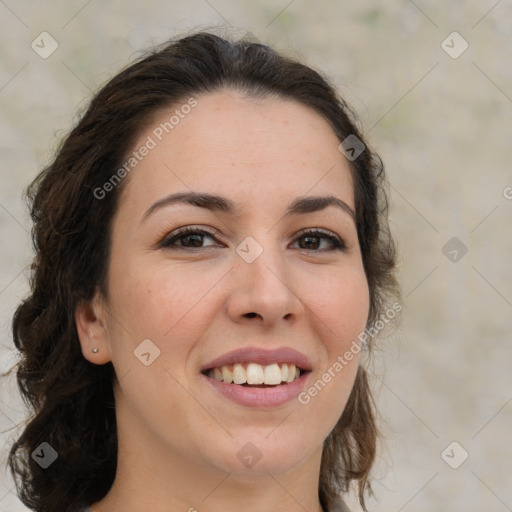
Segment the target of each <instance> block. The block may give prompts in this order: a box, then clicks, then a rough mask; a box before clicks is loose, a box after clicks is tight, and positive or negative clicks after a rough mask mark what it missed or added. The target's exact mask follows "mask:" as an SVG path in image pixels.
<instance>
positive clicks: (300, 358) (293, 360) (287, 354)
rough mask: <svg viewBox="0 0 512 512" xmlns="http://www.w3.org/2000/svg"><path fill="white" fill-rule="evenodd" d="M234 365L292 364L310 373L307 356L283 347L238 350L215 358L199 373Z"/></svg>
mask: <svg viewBox="0 0 512 512" xmlns="http://www.w3.org/2000/svg"><path fill="white" fill-rule="evenodd" d="M235 363H257V364H261V365H269V364H272V363H278V364H282V363H287V364H294V365H295V366H298V367H299V368H301V369H302V370H306V371H310V370H311V362H310V360H309V359H308V357H307V356H305V355H304V354H301V353H300V352H297V350H294V349H293V348H289V347H283V348H277V349H274V350H268V349H262V348H258V347H247V348H238V349H236V350H233V351H231V352H228V353H226V354H223V355H222V356H220V357H217V358H215V359H213V360H212V361H210V362H209V363H206V364H205V365H203V367H202V368H201V372H204V371H205V370H210V369H212V368H220V367H221V366H226V365H230V364H235Z"/></svg>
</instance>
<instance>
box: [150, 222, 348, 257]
mask: <svg viewBox="0 0 512 512" xmlns="http://www.w3.org/2000/svg"><path fill="white" fill-rule="evenodd" d="M217 236H218V235H217ZM205 237H207V238H211V239H212V240H216V241H217V238H216V236H215V234H214V233H210V232H209V231H206V230H204V229H199V228H197V227H194V226H187V227H184V228H180V229H177V230H176V231H173V232H172V233H170V234H169V235H167V236H166V237H165V238H164V239H163V240H162V241H161V242H160V243H159V244H158V247H159V248H162V249H166V250H178V251H180V250H183V251H186V250H190V251H194V250H198V249H203V248H206V247H210V246H211V245H215V244H211V245H210V246H204V245H203V242H204V238H205ZM322 239H323V240H328V241H329V242H330V244H331V247H330V248H327V249H325V248H324V249H322V250H317V249H318V248H319V246H320V245H321V241H322ZM302 240H304V241H305V244H306V245H305V246H302V247H299V249H303V250H308V251H313V252H329V251H333V250H340V251H343V250H345V249H346V248H347V247H346V245H345V243H344V242H343V240H342V239H341V238H339V237H338V236H337V235H335V234H334V233H331V232H329V231H324V230H322V229H313V230H309V231H305V232H304V233H302V234H301V235H300V236H299V237H298V238H297V239H296V241H295V243H297V242H300V241H302Z"/></svg>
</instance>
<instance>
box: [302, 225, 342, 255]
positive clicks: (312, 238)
mask: <svg viewBox="0 0 512 512" xmlns="http://www.w3.org/2000/svg"><path fill="white" fill-rule="evenodd" d="M322 239H324V240H329V242H330V243H331V248H330V249H329V248H328V249H324V250H320V251H317V250H315V249H317V248H318V246H319V245H321V242H316V240H322ZM300 240H304V241H305V242H306V245H307V246H306V247H301V249H305V250H313V252H326V251H327V252H328V251H334V250H340V251H344V250H345V249H346V248H347V246H346V245H345V242H343V240H342V239H341V238H340V237H338V236H337V235H335V234H334V233H331V232H329V231H324V230H322V229H313V230H310V231H306V232H304V233H302V234H301V235H300V236H299V237H298V238H297V242H299V241H300Z"/></svg>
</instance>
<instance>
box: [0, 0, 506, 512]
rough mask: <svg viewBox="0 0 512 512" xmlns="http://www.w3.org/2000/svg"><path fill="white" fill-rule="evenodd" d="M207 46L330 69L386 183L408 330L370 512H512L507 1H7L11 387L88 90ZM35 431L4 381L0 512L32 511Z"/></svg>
mask: <svg viewBox="0 0 512 512" xmlns="http://www.w3.org/2000/svg"><path fill="white" fill-rule="evenodd" d="M196 28H204V29H216V30H217V32H219V29H220V33H222V30H223V29H225V30H228V31H229V33H231V34H234V33H235V34H239V36H240V37H243V36H246V37H255V38H257V39H259V40H261V41H263V42H265V43H267V44H270V45H271V46H274V47H275V48H276V49H278V50H281V51H283V52H285V53H286V54H289V55H291V56H295V57H298V58H300V59H301V60H302V61H304V62H306V63H308V64H309V65H311V66H312V67H314V68H316V69H319V70H321V71H323V72H324V73H325V74H326V75H327V76H328V77H330V78H331V80H332V81H333V82H334V83H335V85H336V86H337V87H338V88H339V90H340V92H341V94H342V95H343V96H344V97H345V99H346V100H347V101H348V102H349V104H351V105H352V106H353V107H354V108H355V110H356V111H357V112H358V114H359V115H360V118H361V122H362V125H363V131H364V133H366V134H367V136H368V137H369V140H370V142H371V143H372V144H373V146H374V148H375V149H376V150H377V151H378V152H379V153H380V155H381V157H382V159H383V161H384V163H385V165H386V169H387V173H388V177H389V180H390V184H391V188H390V196H391V214H390V215H391V227H392V229H393V231H394V234H395V236H396V238H397V241H398V248H399V252H400V281H401V284H402V288H403V298H404V312H403V321H402V326H401V328H400V329H399V330H398V331H397V332H396V333H395V334H392V335H391V336H389V337H387V338H385V339H382V340H381V341H380V345H379V346H380V349H379V351H378V352H377V354H376V358H375V377H374V383H375V388H376V393H377V403H378V406H379V408H380V411H381V415H382V429H383V432H384V435H385V440H384V443H383V444H382V447H381V451H380V452H379V461H378V464H377V467H376V469H375V473H374V485H373V487H374V491H375V498H371V499H370V500H369V502H368V506H369V509H370V511H372V512H373V511H374V512H401V511H406V512H407V511H416V512H423V511H424V512H427V511H429V512H431V511H432V510H435V511H438V510H445V509H446V508H447V507H448V506H449V507H450V509H452V510H465V511H467V512H470V511H482V510H489V511H490V510H493V511H497V512H499V511H506V510H512V486H511V485H510V483H511V482H512V463H511V462H510V461H511V460H512V442H511V441H512V439H511V437H512V428H511V427H512V403H511V402H512V379H511V372H510V367H511V365H512V337H511V329H510V319H511V318H512V278H511V272H510V261H511V258H510V255H511V254H512V236H511V230H510V221H511V220H512V168H511V161H512V149H511V148H512V66H511V65H510V63H511V62H512V2H511V1H510V0H502V1H496V0H480V1H478V2H476V1H462V0H456V1H451V2H436V1H433V0H415V1H412V0H388V1H387V2H385V3H384V2H375V1H371V0H359V1H355V0H352V1H340V0H338V1H335V0H321V1H318V2H312V1H306V0H291V1H290V0H262V1H259V2H255V1H252V2H251V1H247V0H240V1H237V2H235V1H234V0H191V1H189V2H178V1H168V0H166V1H164V0H153V1H152V2H151V3H147V2H140V1H132V2H129V3H128V2H121V1H119V0H112V1H109V2H101V1H99V0H89V1H87V0H67V1H64V0H54V1H52V2H48V1H38V2H35V1H33V0H16V1H15V0H0V48H1V53H0V147H1V155H2V164H1V181H0V233H1V240H2V243H1V244H2V245H1V247H2V250H1V251H0V329H1V342H0V344H1V348H0V357H1V359H0V360H1V367H0V370H1V371H5V370H6V369H7V368H8V367H10V366H11V365H12V364H13V363H14V362H15V361H16V354H15V351H14V349H13V344H12V336H11V332H10V322H11V318H12V314H13V312H14V309H15V307H16V305H17V304H18V303H19V301H20V300H21V299H22V298H23V297H24V296H25V295H26V294H27V292H28V284H27V275H28V273H27V266H28V264H29V263H30V258H31V256H32V252H31V251H32V249H31V245H30V235H29V230H30V224H29V222H28V212H27V209H26V207H25V204H24V202H23V200H22V192H23V190H24V188H25V187H26V186H27V185H28V184H29V182H30V181H31V180H32V179H33V178H34V176H35V175H36V174H37V173H38V171H39V170H40V169H41V168H42V167H43V166H44V165H45V163H47V162H48V161H49V160H50V158H51V156H52V153H53V151H54V150H55V149H56V147H57V144H58V142H59V140H60V138H61V137H62V136H64V135H65V133H66V132H67V131H68V130H69V129H70V128H71V127H72V125H73V124H74V123H75V122H76V121H77V119H78V115H79V112H81V110H82V109H83V108H85V107H86V105H87V102H88V99H89V98H90V96H91V94H92V93H93V92H95V91H97V90H98V88H99V87H100V86H101V85H102V84H104V83H105V81H106V80H108V79H109V78H110V77H111V76H112V75H113V74H115V73H116V72H117V71H119V70H120V69H121V68H122V67H124V66H125V65H127V64H128V63H129V62H130V61H131V60H132V59H133V58H135V57H137V56H139V52H140V51H141V50H144V49H146V48H147V47H149V46H151V45H152V44H154V43H155V44H158V43H161V42H163V41H164V40H166V39H167V38H169V37H172V36H179V35H185V34H187V33H188V32H190V31H192V30H194V29H196ZM247 32H249V34H247ZM507 63H508V64H507ZM24 414H25V413H24V409H23V405H22V402H21V400H20V398H19V395H18V392H17V388H16V386H15V382H14V378H10V379H7V380H6V379H4V380H3V381H2V382H1V392H0V431H1V432H2V434H1V437H0V444H1V446H2V449H1V452H0V457H1V462H2V471H1V472H0V475H1V477H0V480H1V482H0V510H2V511H3V512H21V511H23V510H26V509H25V508H24V507H23V505H21V503H20V502H19V500H18V499H17V497H16V494H15V490H14V488H13V482H12V480H11V478H10V476H9V474H8V473H7V471H6V470H5V460H6V454H7V445H8V444H10V443H11V441H12V439H13V436H14V434H15V432H16V430H11V429H12V427H14V426H15V425H16V424H17V423H19V422H20V421H21V420H22V419H23V418H24ZM351 504H352V509H353V510H354V511H358V510H359V508H358V506H357V505H356V504H355V502H354V501H353V500H352V501H351Z"/></svg>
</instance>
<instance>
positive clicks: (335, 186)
mask: <svg viewBox="0 0 512 512" xmlns="http://www.w3.org/2000/svg"><path fill="white" fill-rule="evenodd" d="M196 99H197V101H198V105H197V106H196V107H195V108H194V109H193V110H192V111H191V112H190V113H189V114H188V115H187V116H186V117H185V118H184V119H182V120H180V123H179V124H178V125H177V126H175V128H174V129H173V131H172V132H171V133H170V134H169V135H166V136H165V137H164V138H163V140H162V141H161V142H158V144H157V146H156V147H155V148H154V149H152V150H151V151H150V152H149V154H148V155H147V156H146V157H145V158H144V159H143V160H142V161H141V162H140V163H139V164H138V166H137V167H136V168H135V169H134V170H133V171H132V172H131V174H130V175H129V177H128V178H125V179H128V182H127V183H126V188H125V189H124V190H123V193H122V195H121V201H120V203H119V208H118V211H117V212H116V214H115V216H114V219H113V239H112V248H111V259H110V262H109V276H108V296H107V297H103V296H101V294H99V293H98V294H97V296H96V297H95V298H94V300H93V301H91V302H90V303H81V304H80V305H79V306H78V307H77V309H76V314H75V317H76V324H77V330H78V334H79V338H80V342H81V346H82V351H83V355H84V357H85V358H86V359H88V360H89V361H91V362H92V363H95V364H105V363H106V362H108V361H112V363H113V365H114V368H115V370H116V375H117V378H118V379H117V382H116V383H115V396H116V414H117V417H118V439H119V459H118V472H117V475H116V479H115V482H114V485H113V486H112V488H111V490H110V492H109V493H108V494H107V496H106V497H105V498H104V499H103V500H101V501H100V502H98V503H96V504H94V505H93V510H95V511H102V512H114V511H116V510H123V511H126V512H132V511H133V512H135V511H140V510H152V511H153V512H164V511H165V512H169V511H190V512H192V511H193V510H197V511H198V512H220V511H222V512H235V511H236V512H238V511H239V510H240V509H241V508H242V507H243V509H244V510H245V511H246V512H269V511H278V510H279V511H280V510H287V511H290V512H295V511H301V512H303V511H304V510H308V511H311V512H319V511H321V507H320V503H319V500H318V478H319V473H320V461H321V453H322V443H323V441H324V439H325V438H326V436H327V435H328V434H329V432H330V431H331V430H332V429H333V428H334V426H335V424H336V423H337V421H338V419H339V417H340V415H341V413H342V411H343V409H344V407H345V404H346V402H347V400H348V397H349V394H350V391H351V389H352V387H353V383H354V379H355V375H356V371H357V367H358V363H359V356H358V355H356V356H354V358H353V359H352V361H350V363H349V364H348V365H347V366H345V367H344V368H343V370H342V371H341V372H339V373H338V374H337V375H336V377H335V378H333V379H332V380H331V382H330V383H329V384H327V385H326V386H325V388H324V389H323V390H322V391H321V392H320V393H318V395H317V396H315V397H314V398H312V399H311V400H310V402H309V403H308V404H307V405H303V404H300V403H299V402H298V401H297V400H296V399H295V400H292V401H291V402H289V403H286V404H284V405H281V406H278V407H274V408H267V409H263V408H249V407H246V406H242V405H237V404H236V403H234V402H232V401H230V400H228V399H227V398H225V397H223V396H222V395H220V394H219V393H218V392H217V391H215V390H213V389H212V388H211V386H210V385H209V383H208V382H207V381H205V380H204V378H203V377H202V376H201V375H200V369H201V367H202V365H204V364H205V363H207V362H209V361H211V360H212V359H213V358H216V357H218V356H220V355H222V354H224V353H226V352H229V351H231V350H233V349H236V348H240V347H247V346H257V347H263V348H269V349H273V348H278V347H286V346H288V347H293V348H294V349H296V350H298V351H300V352H302V353H304V354H306V355H307V356H308V357H309V358H310V360H311V362H312V365H313V371H312V373H311V374H310V376H309V380H308V384H307V387H309V386H310V385H311V384H312V383H314V382H315V381H316V380H317V379H319V378H320V377H321V375H322V374H323V373H324V372H325V371H326V370H327V369H328V368H329V367H332V365H333V363H334V362H335V361H336V359H337V357H338V356H340V355H343V354H344V353H345V351H346V350H348V349H349V347H350V345H351V343H352V341H353V340H354V339H357V336H358V334H359V333H360V332H362V331H364V328H365V325H366V320H367V316H368V309H369V292H368V284H367V280H366V277H365V273H364V269H363V264H362V259H361V252H360V247H359V244H358V239H357V230H356V226H355V222H354V220H353V219H352V218H351V216H350V215H349V214H347V213H346V212H344V211H342V210H340V209H337V208H335V207H332V206H330V207H328V208H326V209H324V210H322V211H319V212H314V213H305V214H299V215H294V216H292V217H289V218H283V215H284V212H285V209H286V207H287V206H288V205H289V204H290V203H291V202H292V200H293V199H295V198H297V197H299V196H310V195H315V196H316V195H335V196H336V197H338V198H340V199H342V200H343V201H345V202H346V203H347V204H348V205H349V206H350V207H351V208H354V196H353V182H352V177H351V173H350V169H349V164H348V161H347V160H346V159H345V157H344V156H343V155H342V153H341V152H340V151H339V150H338V144H339V141H338V140H337V138H336V136H335V134H334V132H333V131H332V129H331V128H330V126H329V125H328V124H327V122H326V121H325V120H324V119H323V118H322V117H321V116H319V115H318V114H317V113H316V112H314V111H313V110H310V109H309V108H307V107H305V106H303V105H301V104H299V103H295V102H293V101H289V100H279V99H270V98H265V99H254V98H248V97H247V96H246V95H244V94H242V93H240V92H236V91H231V90H223V91H220V92H216V93H210V94H207V95H201V96H197V97H196ZM174 108H175V107H173V108H170V109H169V110H166V111H165V112H160V113H159V114H158V115H157V116H156V117H155V119H154V120H153V122H152V123H150V125H149V126H148V127H147V129H146V130H145V131H144V132H143V133H141V135H140V139H139V141H138V143H137V144H136V145H135V148H138V147H139V146H140V145H142V144H143V143H144V141H146V140H147V137H148V136H151V134H152V130H153V129H154V128H155V127H156V126H158V125H159V123H161V122H164V121H166V120H168V119H169V112H171V111H173V110H174ZM191 190H192V191H195V192H198V191H201V192H208V193H212V194H220V195H223V196H227V197H229V198H230V199H231V200H232V201H234V202H236V203H237V204H238V205H239V206H240V210H239V212H238V214H237V215H233V216H232V215H230V214H227V213H225V212H220V211H215V212H212V211H210V210H207V209H204V208H199V207H196V206H192V205H185V204H179V205H172V206H167V207H163V208H160V209H157V210H155V211H154V212H153V213H152V214H150V215H149V216H148V217H147V218H146V219H145V220H144V221H141V219H142V217H143V216H144V213H145V212H146V211H147V210H148V208H149V207H150V206H151V205H152V204H153V203H155V202H156V201H158V200H159V199H161V198H163V197H165V196H167V195H168V194H171V193H175V192H189V191H191ZM183 226H198V227H199V228H204V229H210V230H212V229H213V230H216V231H217V232H218V233H219V235H220V237H221V238H217V237H216V238H211V237H210V236H209V235H208V236H204V237H203V238H202V246H201V242H197V240H194V239H193V240H192V241H190V239H187V237H186V236H185V237H184V238H183V237H182V238H181V239H179V240H177V241H176V242H175V247H176V246H181V247H182V249H183V250H181V251H179V250H176V249H174V250H173V249H171V248H161V247H158V243H159V242H160V241H161V240H162V239H163V238H165V236H166V235H168V234H169V233H171V232H172V231H175V230H176V229H177V228H180V227H183ZM308 228H309V229H314V228H323V229H325V230H328V231H331V232H333V233H334V234H336V235H337V236H339V237H340V238H341V239H342V240H343V241H344V243H345V244H346V246H347V248H346V249H345V250H344V251H341V250H337V249H333V250H329V249H330V248H331V247H332V244H331V242H330V241H329V240H328V239H324V238H314V239H313V240H312V241H311V242H312V244H310V245H308V243H307V242H308V240H307V239H304V238H300V235H302V231H304V230H306V229H308ZM214 233H215V231H214ZM247 236H251V237H253V238H254V239H255V240H256V241H257V242H258V244H259V245H260V246H261V247H262V248H263V252H262V254H261V255H260V256H259V257H257V258H256V259H255V260H254V261H253V262H252V263H250V264H249V263H247V262H246V261H244V260H243V259H242V258H241V257H240V256H239V255H238V254H237V252H236V248H237V246H238V245H239V244H240V243H241V242H242V241H243V240H244V239H245V238H246V237H247ZM200 240H201V238H200ZM194 242H195V243H194ZM187 243H188V244H189V245H188V246H189V247H196V244H197V245H199V247H200V248H198V249H187V248H186V244H187ZM315 244H316V245H315ZM319 244H321V245H319ZM184 246H185V247H184ZM187 251H188V252H187ZM251 313H254V314H251ZM144 339H150V340H152V342H153V343H154V344H155V345H156V346H157V347H158V348H159V350H160V356H159V357H158V358H156V359H155V360H154V362H153V363H152V364H151V365H149V366H145V365H144V364H142V363H141V362H140V361H139V359H137V358H136V357H135V356H134V349H136V347H137V346H138V345H139V344H140V343H141V341H142V340H144ZM94 347H97V348H98V352H97V353H93V352H92V349H93V348H94ZM248 442H251V443H252V444H253V445H255V446H256V447H257V449H258V450H259V452H260V453H261V455H262V456H261V459H260V460H259V461H258V462H257V463H256V464H255V465H254V466H252V467H250V468H249V467H246V466H245V465H244V464H243V463H242V461H241V460H240V459H239V458H238V457H237V453H238V452H239V450H240V449H241V448H242V447H243V446H244V445H245V444H246V443H248Z"/></svg>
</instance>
